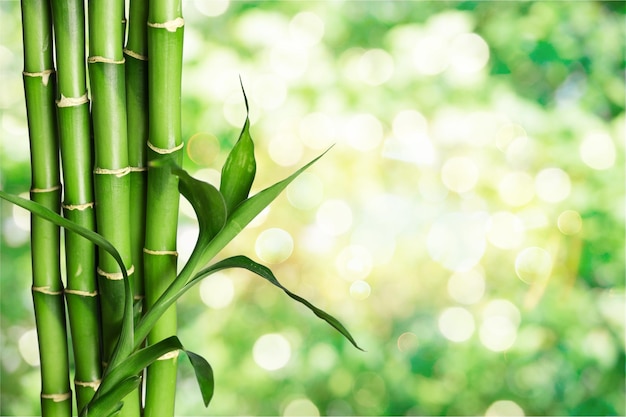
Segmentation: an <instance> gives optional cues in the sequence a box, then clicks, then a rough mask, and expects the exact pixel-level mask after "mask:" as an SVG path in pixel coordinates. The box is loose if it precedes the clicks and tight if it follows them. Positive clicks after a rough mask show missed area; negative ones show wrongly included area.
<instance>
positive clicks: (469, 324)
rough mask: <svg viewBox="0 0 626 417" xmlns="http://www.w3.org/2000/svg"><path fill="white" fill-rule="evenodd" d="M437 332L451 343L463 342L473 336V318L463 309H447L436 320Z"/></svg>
mask: <svg viewBox="0 0 626 417" xmlns="http://www.w3.org/2000/svg"><path fill="white" fill-rule="evenodd" d="M438 325H439V331H440V332H441V334H443V335H444V337H445V338H446V339H448V340H450V341H452V342H457V343H459V342H464V341H466V340H468V339H469V338H470V337H472V335H473V334H474V329H475V324H474V316H472V313H470V312H469V311H467V310H466V309H465V308H463V307H449V308H447V309H445V310H444V311H443V313H441V315H440V316H439V320H438Z"/></svg>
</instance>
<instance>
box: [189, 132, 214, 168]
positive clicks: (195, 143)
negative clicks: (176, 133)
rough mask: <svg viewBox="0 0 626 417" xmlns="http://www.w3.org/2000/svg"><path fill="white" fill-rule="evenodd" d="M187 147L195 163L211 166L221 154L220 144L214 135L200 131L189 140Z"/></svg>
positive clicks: (190, 157)
mask: <svg viewBox="0 0 626 417" xmlns="http://www.w3.org/2000/svg"><path fill="white" fill-rule="evenodd" d="M185 148H186V151H187V155H189V159H191V160H192V161H193V162H194V163H196V164H198V165H201V166H209V165H210V164H211V163H212V162H213V161H214V160H215V157H216V156H217V155H218V154H219V151H220V144H219V141H218V140H217V138H216V137H215V136H214V135H212V134H210V133H205V132H199V133H196V134H195V135H193V136H192V137H190V138H189V139H188V140H187V143H186V145H185Z"/></svg>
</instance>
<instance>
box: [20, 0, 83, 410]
mask: <svg viewBox="0 0 626 417" xmlns="http://www.w3.org/2000/svg"><path fill="white" fill-rule="evenodd" d="M22 27H23V40H24V73H23V74H24V91H25V94H26V111H27V116H28V129H29V137H30V147H31V174H32V187H31V192H30V195H31V199H32V200H33V201H35V202H38V203H40V204H42V205H44V206H46V207H47V208H49V209H51V210H53V211H55V212H59V210H60V204H61V185H60V178H59V157H58V138H57V125H56V120H55V113H54V112H55V110H54V97H55V83H54V75H53V73H54V68H53V63H52V62H53V61H52V22H51V13H50V6H49V4H48V2H46V1H42V0H23V1H22ZM31 242H32V243H31V245H32V247H31V251H32V267H33V286H32V293H33V303H34V309H35V321H36V325H37V337H38V341H39V357H40V362H41V412H42V416H44V417H48V416H50V417H52V416H54V417H69V416H71V414H72V392H71V390H70V385H69V363H68V362H69V361H68V347H67V330H66V328H65V304H64V299H63V283H62V281H61V273H60V259H59V258H60V249H59V244H60V231H59V228H58V227H57V226H55V225H53V224H52V223H48V222H47V221H45V220H43V219H41V218H39V217H34V216H33V217H31Z"/></svg>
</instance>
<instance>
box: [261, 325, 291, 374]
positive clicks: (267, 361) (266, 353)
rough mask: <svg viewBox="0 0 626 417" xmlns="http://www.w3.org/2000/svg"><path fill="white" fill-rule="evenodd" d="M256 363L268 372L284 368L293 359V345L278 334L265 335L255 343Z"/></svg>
mask: <svg viewBox="0 0 626 417" xmlns="http://www.w3.org/2000/svg"><path fill="white" fill-rule="evenodd" d="M252 357H253V358H254V362H255V363H256V364H257V365H259V366H260V367H261V368H263V369H265V370H267V371H276V370H278V369H281V368H284V367H285V366H286V365H287V363H288V362H289V360H290V359H291V344H290V343H289V341H288V340H287V339H286V338H285V337H284V336H283V335H280V334H278V333H269V334H264V335H263V336H261V337H259V338H258V339H257V341H256V342H254V347H253V348H252Z"/></svg>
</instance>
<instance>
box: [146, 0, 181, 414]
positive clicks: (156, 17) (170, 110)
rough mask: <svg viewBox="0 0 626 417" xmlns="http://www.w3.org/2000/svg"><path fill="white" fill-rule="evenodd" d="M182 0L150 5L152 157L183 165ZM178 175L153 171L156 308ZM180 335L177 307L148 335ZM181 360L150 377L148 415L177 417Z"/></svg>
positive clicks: (172, 250)
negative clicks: (177, 381) (178, 331)
mask: <svg viewBox="0 0 626 417" xmlns="http://www.w3.org/2000/svg"><path fill="white" fill-rule="evenodd" d="M183 27H184V21H183V19H182V6H181V2H180V0H173V1H172V0H164V1H153V2H150V7H149V12H148V56H149V57H150V60H149V61H148V67H149V71H148V74H149V95H150V105H149V138H150V139H149V142H148V145H149V147H150V151H149V155H148V157H149V159H150V160H152V161H159V160H163V159H169V158H173V159H174V161H175V162H176V163H177V164H178V165H180V164H182V152H181V149H182V139H181V108H180V96H181V74H182V49H183ZM178 202H179V193H178V177H176V176H175V175H172V173H171V172H170V171H169V170H168V169H165V168H153V167H151V168H150V169H149V170H148V192H147V207H149V210H147V213H146V214H147V215H146V243H145V246H146V249H145V258H144V260H145V290H146V307H147V308H150V306H152V305H153V304H154V303H155V302H156V300H157V299H158V298H159V297H160V296H161V294H162V293H163V292H164V291H165V289H166V288H167V287H168V286H169V284H170V283H171V282H172V281H173V280H174V279H175V278H176V232H177V223H178ZM175 334H176V306H175V305H172V306H171V307H170V308H169V309H168V310H167V312H165V313H164V314H163V316H161V318H160V319H159V321H158V322H157V323H156V324H155V326H154V328H153V329H152V331H151V332H150V334H149V335H148V344H153V343H156V342H158V341H160V340H162V339H164V338H166V337H169V336H172V335H175ZM176 364H177V360H176V357H175V356H167V357H163V358H161V359H160V360H158V361H157V362H155V363H154V364H153V365H151V366H150V367H149V368H148V372H147V375H146V406H145V416H146V417H171V416H173V415H174V399H175V391H176Z"/></svg>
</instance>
